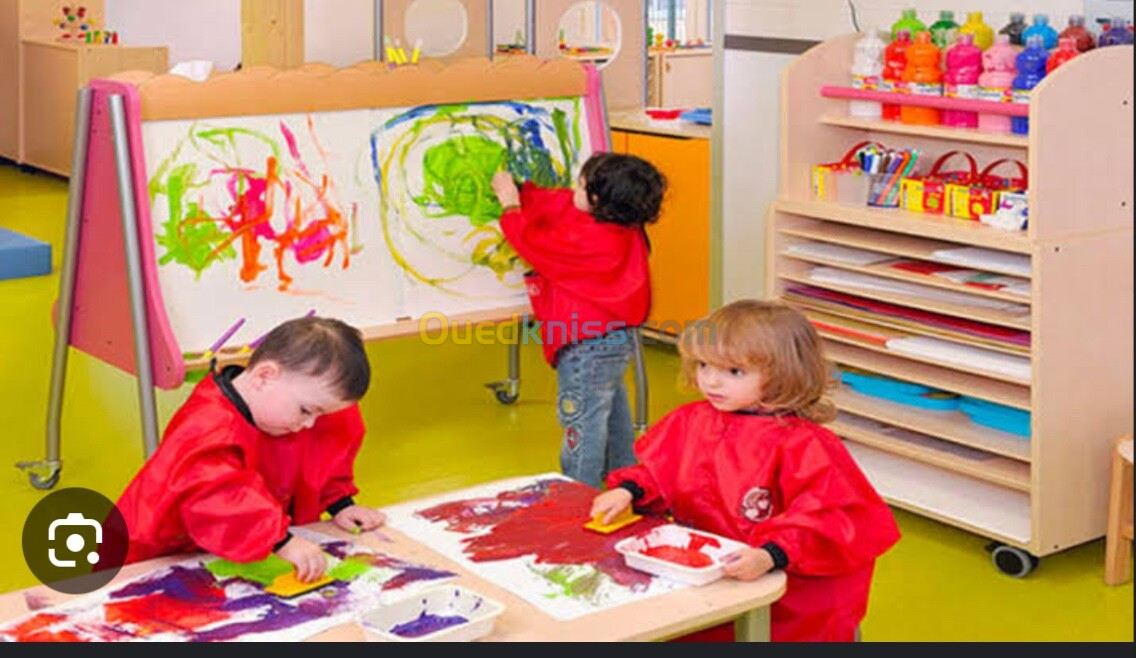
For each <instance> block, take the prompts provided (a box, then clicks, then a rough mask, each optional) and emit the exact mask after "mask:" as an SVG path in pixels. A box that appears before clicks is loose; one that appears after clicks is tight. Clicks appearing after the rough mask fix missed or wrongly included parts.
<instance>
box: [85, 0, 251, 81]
mask: <svg viewBox="0 0 1136 658" xmlns="http://www.w3.org/2000/svg"><path fill="white" fill-rule="evenodd" d="M106 15H107V19H106V21H107V27H108V28H109V29H111V30H117V31H118V33H119V35H120V37H119V38H120V39H121V40H122V42H123V43H127V44H130V45H135V46H169V49H170V65H171V66H172V65H174V64H176V63H178V62H183V61H186V60H191V59H206V60H210V61H212V62H213V64H214V67H215V68H216V69H217V70H219V71H228V70H232V69H233V67H235V66H236V65H237V62H239V61H240V59H241V3H240V0H192V2H188V1H184V0H106Z"/></svg>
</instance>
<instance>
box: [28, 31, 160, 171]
mask: <svg viewBox="0 0 1136 658" xmlns="http://www.w3.org/2000/svg"><path fill="white" fill-rule="evenodd" d="M21 48H22V50H23V53H22V60H23V82H24V84H23V94H22V95H21V99H20V101H21V105H22V117H23V120H22V122H21V125H22V137H23V139H22V140H21V149H20V151H21V154H20V157H19V159H20V161H21V162H23V163H26V164H29V165H32V166H34V167H38V168H40V169H45V170H47V171H50V172H53V173H56V174H60V175H62V176H67V175H68V174H70V171H71V142H72V139H73V137H74V135H73V134H72V133H73V132H74V130H75V126H74V122H75V96H76V93H77V92H78V90H79V89H80V88H82V87H84V86H85V85H86V84H87V82H88V81H89V80H90V79H92V78H100V77H107V76H110V75H114V74H115V73H119V72H121V71H129V70H144V71H151V72H153V73H164V72H165V71H166V70H167V69H168V68H169V67H168V54H167V49H166V47H165V46H161V47H154V48H146V47H130V46H109V45H89V44H69V43H59V42H56V41H47V40H42V41H41V40H35V39H27V40H24V42H23V43H22V44H21Z"/></svg>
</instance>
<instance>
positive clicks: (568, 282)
mask: <svg viewBox="0 0 1136 658" xmlns="http://www.w3.org/2000/svg"><path fill="white" fill-rule="evenodd" d="M520 197H521V198H520V200H521V203H520V207H517V208H513V209H510V210H508V211H507V212H505V213H504V214H502V215H501V230H502V231H503V232H504V233H505V238H506V239H507V240H508V241H509V244H510V245H512V246H513V248H514V249H516V251H517V254H519V255H520V257H521V258H523V259H524V260H525V261H526V262H527V263H528V264H529V265H530V266H531V267H532V269H533V271H532V272H530V273H529V274H527V275H526V276H525V284H526V287H527V288H528V294H529V301H530V302H531V304H532V310H533V315H534V317H535V318H536V319H537V320H538V321H540V323H541V327H540V332H541V333H540V336H541V342H542V344H543V347H544V357H545V359H546V360H547V361H548V362H549V363H550V364H551V365H553V366H555V365H556V362H557V352H558V351H559V350H560V348H562V347H564V346H565V345H568V344H570V343H577V342H580V341H582V340H584V339H587V338H595V337H598V336H602V335H604V334H605V333H608V332H609V331H613V330H615V329H620V328H623V327H636V326H639V325H641V324H642V323H643V322H644V321H645V320H646V319H647V312H648V311H649V310H650V307H651V283H650V278H649V273H648V266H647V259H648V249H647V238H646V235H645V234H644V232H643V230H642V229H640V228H638V227H635V228H632V227H627V226H623V225H620V224H614V223H610V222H600V221H597V220H596V218H595V217H593V216H592V215H591V214H590V213H586V212H583V211H581V210H580V209H578V208H576V205H575V203H573V200H572V197H573V192H572V190H570V189H545V188H541V187H537V186H536V185H534V184H532V183H525V184H524V185H522V186H521V194H520Z"/></svg>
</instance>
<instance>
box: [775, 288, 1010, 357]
mask: <svg viewBox="0 0 1136 658" xmlns="http://www.w3.org/2000/svg"><path fill="white" fill-rule="evenodd" d="M791 303H792V304H793V305H794V306H797V307H799V308H800V309H801V310H803V311H810V310H813V311H819V312H821V313H828V314H830V315H836V316H840V317H845V318H848V319H851V320H856V321H859V322H868V323H870V324H875V325H879V326H881V327H886V328H888V329H895V330H898V331H902V332H905V333H908V334H911V335H913V336H928V337H930V338H938V339H940V340H945V341H949V342H952V343H958V344H960V345H973V346H975V347H981V348H983V349H988V350H993V351H995V352H1002V353H1003V354H1012V355H1014V356H1029V354H1030V348H1029V347H1018V346H1016V345H1009V344H1006V343H998V342H995V341H984V340H980V339H977V338H967V337H963V336H960V335H957V334H946V333H942V332H939V331H936V330H935V329H934V328H932V327H919V326H916V325H905V324H903V323H901V322H897V321H895V320H892V319H891V318H888V317H887V316H884V315H875V316H872V318H871V319H870V320H869V319H866V316H864V315H862V314H857V313H855V312H853V313H850V312H847V311H846V310H844V309H837V308H829V307H824V306H820V305H815V304H811V303H809V302H799V301H796V300H792V301H791Z"/></svg>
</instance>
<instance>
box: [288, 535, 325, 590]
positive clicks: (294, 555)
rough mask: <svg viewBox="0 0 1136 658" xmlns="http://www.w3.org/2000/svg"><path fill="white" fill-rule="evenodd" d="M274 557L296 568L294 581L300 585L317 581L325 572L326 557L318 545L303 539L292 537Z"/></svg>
mask: <svg viewBox="0 0 1136 658" xmlns="http://www.w3.org/2000/svg"><path fill="white" fill-rule="evenodd" d="M276 555H278V556H279V557H280V559H282V560H287V561H288V562H291V563H292V564H293V565H295V567H296V580H299V581H300V582H301V583H310V582H312V581H313V580H318V579H319V578H320V576H323V572H325V571H327V556H326V555H324V552H323V549H321V548H320V547H319V544H316V543H315V542H311V541H308V540H307V539H304V538H303V537H297V536H296V535H292V538H291V539H289V540H288V543H287V544H284V546H283V547H281V548H280V550H278V551H276Z"/></svg>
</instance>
